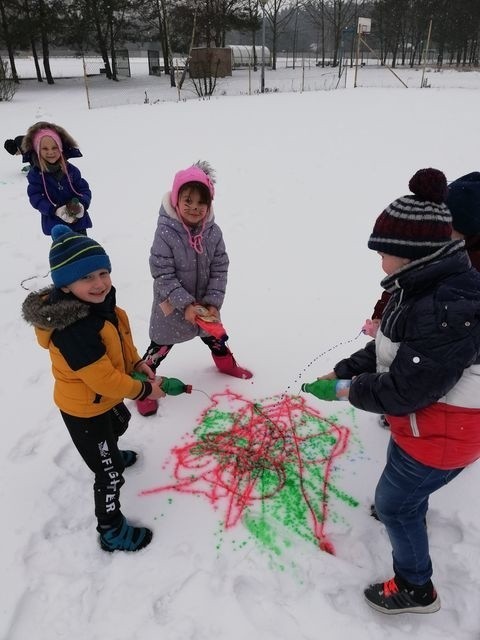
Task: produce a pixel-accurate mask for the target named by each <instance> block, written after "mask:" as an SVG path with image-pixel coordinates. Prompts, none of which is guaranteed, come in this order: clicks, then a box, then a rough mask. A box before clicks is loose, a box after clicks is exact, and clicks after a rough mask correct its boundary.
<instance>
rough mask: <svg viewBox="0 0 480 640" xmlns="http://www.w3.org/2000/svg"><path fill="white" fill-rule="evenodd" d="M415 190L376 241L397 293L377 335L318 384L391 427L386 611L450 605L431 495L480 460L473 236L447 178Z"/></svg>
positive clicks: (384, 217) (380, 512)
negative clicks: (444, 597)
mask: <svg viewBox="0 0 480 640" xmlns="http://www.w3.org/2000/svg"><path fill="white" fill-rule="evenodd" d="M410 188H411V190H412V191H413V194H414V195H413V196H403V197H402V198H398V199H397V200H395V201H394V202H393V203H391V204H390V205H389V206H388V207H387V208H386V209H385V210H384V211H383V212H382V213H381V214H380V216H379V217H378V218H377V220H376V222H375V225H374V228H373V231H372V234H371V235H370V238H369V241H368V246H369V247H370V248H371V249H373V250H374V251H377V252H378V253H379V255H380V257H381V260H382V268H383V270H384V272H385V273H386V274H387V275H386V277H385V278H384V279H383V280H382V283H381V284H382V286H383V288H384V289H385V290H386V291H388V292H389V293H390V294H391V297H390V300H389V301H388V303H387V306H386V308H385V310H384V312H383V316H382V321H381V325H380V328H379V329H378V332H377V334H376V338H375V340H371V341H370V342H368V343H367V345H366V346H365V347H364V348H362V349H360V350H359V351H357V352H356V353H354V354H353V355H351V356H350V357H349V358H346V359H344V360H342V361H340V362H338V363H337V364H336V366H335V367H334V370H333V371H332V372H330V373H328V374H326V375H324V376H321V378H320V379H319V380H317V384H313V385H311V389H314V391H313V392H314V395H316V396H317V397H319V398H321V399H325V400H331V399H332V397H333V399H340V398H347V399H348V400H349V401H350V403H351V404H352V405H353V406H354V407H357V408H358V409H362V410H363V411H368V412H371V413H376V414H385V415H386V417H387V420H388V422H389V424H390V430H391V441H390V444H389V447H388V451H387V461H386V465H385V468H384V471H383V473H382V475H381V477H380V479H379V481H378V484H377V487H376V491H375V509H376V513H377V516H378V519H379V520H380V521H381V522H382V523H383V524H384V525H385V528H386V530H387V533H388V537H389V539H390V543H391V545H392V556H393V577H392V578H390V579H389V580H386V581H385V582H379V583H374V584H371V585H370V586H368V587H367V588H366V589H365V591H364V596H365V600H366V602H367V604H368V605H370V606H371V607H372V608H374V609H376V610H377V611H380V612H382V613H386V614H397V613H405V612H412V613H433V612H435V611H438V609H439V608H440V599H439V597H438V594H437V592H436V590H435V588H434V586H433V583H432V573H433V570H432V561H431V558H430V554H429V544H428V532H427V528H426V526H425V518H426V515H427V510H428V502H429V497H430V495H431V494H432V493H433V492H435V491H437V490H438V489H440V488H442V487H443V486H445V485H446V484H447V483H449V482H450V481H451V480H453V479H454V478H455V477H456V476H457V475H458V474H459V473H461V472H462V470H463V469H464V468H465V467H466V466H468V465H470V464H472V463H473V462H475V461H476V460H477V459H478V458H480V375H479V373H480V295H479V291H480V274H479V273H478V271H476V269H474V268H473V267H472V265H471V263H470V259H469V257H468V254H467V252H466V250H465V245H464V242H463V240H455V239H454V240H451V239H450V234H451V219H450V212H449V210H448V208H447V207H446V206H445V197H446V195H447V193H446V179H445V176H444V175H443V173H442V172H441V171H438V170H436V169H424V170H421V171H420V172H417V173H416V174H415V176H414V177H413V178H412V180H411V181H410ZM320 382H322V383H324V385H322V384H318V383H320ZM332 388H333V389H336V390H337V393H336V395H334V394H332ZM306 390H307V391H310V388H307V389H306ZM429 528H430V526H429Z"/></svg>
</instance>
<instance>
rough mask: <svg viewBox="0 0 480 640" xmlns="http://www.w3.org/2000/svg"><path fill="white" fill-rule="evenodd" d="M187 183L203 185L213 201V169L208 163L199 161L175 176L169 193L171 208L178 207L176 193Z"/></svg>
mask: <svg viewBox="0 0 480 640" xmlns="http://www.w3.org/2000/svg"><path fill="white" fill-rule="evenodd" d="M187 182H200V184H204V185H205V186H206V187H207V188H208V190H209V191H210V195H211V198H212V200H213V196H214V195H215V187H214V182H215V178H214V172H213V169H212V168H211V167H210V165H209V164H208V162H205V161H199V162H197V163H195V164H193V165H192V166H191V167H188V169H182V171H179V172H178V173H176V174H175V178H174V179H173V186H172V190H171V192H170V202H171V203H172V206H173V208H176V206H177V205H178V192H179V191H180V189H181V188H182V187H183V186H184V185H185V184H187Z"/></svg>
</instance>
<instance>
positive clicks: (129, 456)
mask: <svg viewBox="0 0 480 640" xmlns="http://www.w3.org/2000/svg"><path fill="white" fill-rule="evenodd" d="M120 455H121V456H122V460H123V464H124V465H125V468H127V467H131V466H133V465H134V464H135V462H136V461H137V452H136V451H130V450H129V449H125V450H124V451H120Z"/></svg>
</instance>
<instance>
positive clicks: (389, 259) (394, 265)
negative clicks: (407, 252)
mask: <svg viewBox="0 0 480 640" xmlns="http://www.w3.org/2000/svg"><path fill="white" fill-rule="evenodd" d="M378 255H379V256H380V257H381V258H382V269H383V270H384V271H385V273H386V274H387V276H390V275H392V273H395V271H398V270H399V269H401V268H402V267H404V266H405V265H406V264H408V263H409V262H411V260H409V259H408V258H399V257H398V256H391V255H389V254H388V253H380V251H379V252H378Z"/></svg>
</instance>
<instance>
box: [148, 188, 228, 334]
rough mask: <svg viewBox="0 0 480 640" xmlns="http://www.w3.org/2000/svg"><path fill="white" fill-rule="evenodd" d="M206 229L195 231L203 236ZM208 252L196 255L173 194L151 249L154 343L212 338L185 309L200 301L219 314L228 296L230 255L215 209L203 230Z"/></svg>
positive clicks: (161, 215) (166, 200)
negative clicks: (175, 204)
mask: <svg viewBox="0 0 480 640" xmlns="http://www.w3.org/2000/svg"><path fill="white" fill-rule="evenodd" d="M200 231H201V226H200V227H199V228H197V229H191V233H192V235H195V234H197V233H200ZM202 235H203V242H202V244H203V253H200V254H199V253H197V252H196V251H195V250H194V249H193V248H192V247H191V246H190V244H189V238H188V234H187V231H186V229H185V228H184V226H183V224H182V222H181V220H180V219H179V217H178V215H177V212H176V211H175V209H174V208H173V207H172V205H171V204H170V193H169V192H168V193H166V194H165V196H164V197H163V200H162V205H161V207H160V212H159V216H158V222H157V230H156V231H155V236H154V239H153V244H152V248H151V250H150V272H151V274H152V277H153V304H152V312H151V316H150V339H151V340H153V341H154V342H156V343H157V344H161V345H167V344H177V343H178V342H185V341H186V340H191V339H192V338H194V337H195V336H206V335H207V334H206V333H205V332H204V331H202V330H201V329H200V328H199V327H197V326H194V325H192V324H191V323H189V322H187V321H186V320H185V319H184V312H185V308H186V307H188V305H189V304H193V303H194V302H198V303H200V304H203V305H205V306H207V305H213V306H215V307H216V308H217V309H220V308H221V306H222V304H223V299H224V297H225V289H226V286H227V274H228V264H229V261H228V255H227V252H226V249H225V243H224V242H223V236H222V231H221V229H220V227H219V226H218V225H217V224H216V223H215V218H214V214H213V209H212V208H211V209H210V213H209V214H208V218H207V221H206V224H205V228H204V230H203V234H202Z"/></svg>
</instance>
